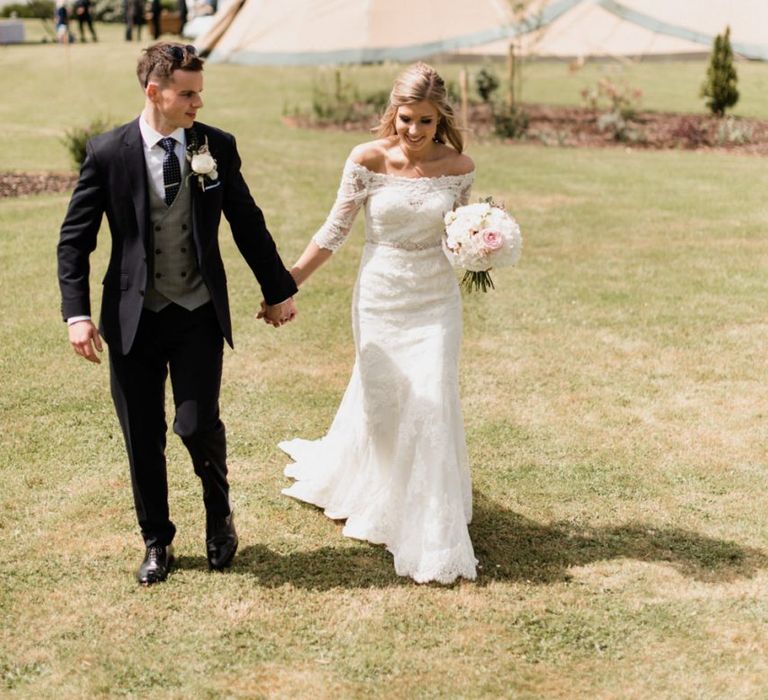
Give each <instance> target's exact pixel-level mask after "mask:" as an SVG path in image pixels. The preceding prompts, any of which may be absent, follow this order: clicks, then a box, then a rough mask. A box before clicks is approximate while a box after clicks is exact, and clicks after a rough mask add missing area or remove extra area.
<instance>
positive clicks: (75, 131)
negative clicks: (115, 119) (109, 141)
mask: <svg viewBox="0 0 768 700" xmlns="http://www.w3.org/2000/svg"><path fill="white" fill-rule="evenodd" d="M113 126H114V125H113V124H112V122H111V120H109V119H107V118H105V117H97V118H96V119H94V120H93V121H92V122H91V123H90V124H89V125H88V126H86V127H78V126H76V127H74V128H72V129H69V130H68V131H66V132H64V137H63V138H62V139H61V142H62V143H63V144H64V145H65V146H66V147H67V150H68V151H69V155H70V156H71V157H72V164H73V165H74V166H75V169H77V170H79V169H80V167H81V166H82V165H83V163H84V162H85V144H86V143H88V139H90V138H92V137H93V136H96V135H98V134H103V133H104V132H105V131H109V130H110V129H112V128H113Z"/></svg>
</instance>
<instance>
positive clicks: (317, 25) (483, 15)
mask: <svg viewBox="0 0 768 700" xmlns="http://www.w3.org/2000/svg"><path fill="white" fill-rule="evenodd" d="M232 1H233V2H234V3H237V2H238V0H232ZM578 1H579V0H557V1H556V2H552V3H548V5H547V7H544V8H542V17H543V18H544V19H545V20H546V21H552V20H554V19H555V18H556V17H557V16H558V15H559V14H560V13H562V12H564V11H566V10H567V9H568V8H569V7H571V6H573V5H575V4H577V3H578ZM231 7H232V6H231V5H228V12H229V13H230V14H232V11H231ZM511 22H512V13H511V10H510V4H509V2H508V0H442V2H435V0H244V2H243V4H242V7H241V9H240V11H239V12H237V13H236V14H234V16H233V17H232V18H231V19H229V20H228V19H227V18H226V17H224V16H223V17H222V18H221V21H216V22H215V23H214V26H213V27H212V28H211V29H210V30H209V31H207V32H206V33H205V34H204V35H202V36H200V37H199V38H198V39H197V41H196V44H197V45H198V48H199V49H201V50H202V51H204V52H208V53H210V59H211V60H212V61H227V62H231V63H246V64H253V65H269V64H279V65H316V64H333V63H365V62H376V61H387V60H390V61H411V60H414V59H417V58H423V57H425V56H430V55H434V54H439V53H453V52H456V51H458V50H460V49H465V48H470V47H473V46H480V45H486V44H489V43H491V42H493V41H496V40H499V39H502V38H504V37H505V36H507V35H508V33H509V30H510V27H511Z"/></svg>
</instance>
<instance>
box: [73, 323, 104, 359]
mask: <svg viewBox="0 0 768 700" xmlns="http://www.w3.org/2000/svg"><path fill="white" fill-rule="evenodd" d="M68 332H69V343H70V345H72V348H73V349H74V351H75V352H76V353H77V354H78V355H82V356H83V357H84V358H85V359H86V360H88V361H89V362H95V363H96V364H99V363H100V362H101V359H100V358H99V356H98V355H97V354H96V350H98V351H99V352H103V350H104V348H103V346H102V344H101V337H100V336H99V329H98V328H96V326H95V325H94V324H93V322H92V321H87V320H83V321H77V322H76V323H73V324H72V325H71V326H69V327H68Z"/></svg>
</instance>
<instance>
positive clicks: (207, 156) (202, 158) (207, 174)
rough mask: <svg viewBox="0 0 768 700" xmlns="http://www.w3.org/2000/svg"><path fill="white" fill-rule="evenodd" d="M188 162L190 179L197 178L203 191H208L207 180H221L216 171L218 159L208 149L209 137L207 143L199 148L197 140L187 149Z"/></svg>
mask: <svg viewBox="0 0 768 700" xmlns="http://www.w3.org/2000/svg"><path fill="white" fill-rule="evenodd" d="M187 160H188V161H189V167H190V170H191V172H190V174H189V176H190V177H196V178H197V181H198V183H199V184H200V187H201V188H202V190H203V191H205V190H206V184H205V183H206V180H208V181H209V182H214V181H216V180H218V179H219V173H218V171H217V170H216V159H215V158H214V157H213V156H212V155H211V152H210V150H209V149H208V137H206V139H205V143H203V144H202V145H201V146H198V144H197V142H196V140H195V142H193V143H190V145H189V147H188V148H187Z"/></svg>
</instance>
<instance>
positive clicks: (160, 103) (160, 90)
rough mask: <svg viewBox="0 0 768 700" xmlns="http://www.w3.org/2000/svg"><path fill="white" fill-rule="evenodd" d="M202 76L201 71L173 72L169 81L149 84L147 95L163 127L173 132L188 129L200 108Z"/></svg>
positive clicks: (201, 103)
mask: <svg viewBox="0 0 768 700" xmlns="http://www.w3.org/2000/svg"><path fill="white" fill-rule="evenodd" d="M202 91H203V74H202V72H201V71H189V70H175V71H173V74H172V75H171V79H170V80H168V81H166V82H163V83H150V84H149V85H148V86H147V95H148V96H149V98H150V100H152V102H153V103H154V106H155V109H156V113H157V114H158V116H159V117H160V119H161V121H162V122H163V126H165V127H166V128H168V129H170V130H171V131H173V130H174V129H178V128H182V129H189V128H190V127H191V126H192V123H193V122H194V121H195V117H196V116H197V110H199V109H200V108H202V106H203V99H202V97H200V93H201V92H202Z"/></svg>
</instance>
